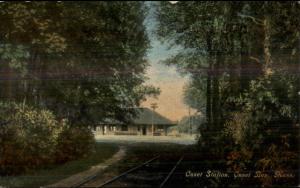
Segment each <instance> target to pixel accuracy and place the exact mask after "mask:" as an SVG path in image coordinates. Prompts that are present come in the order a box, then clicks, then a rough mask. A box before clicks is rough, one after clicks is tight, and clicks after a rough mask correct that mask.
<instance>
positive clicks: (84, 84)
mask: <svg viewBox="0 0 300 188" xmlns="http://www.w3.org/2000/svg"><path fill="white" fill-rule="evenodd" d="M145 13H146V10H145V9H144V6H143V3H142V2H110V3H108V2H81V3H67V2H53V3H52V2H51V3H49V2H30V3H26V2H23V3H20V2H18V3H14V2H13V3H1V4H0V20H1V22H2V24H1V26H0V35H1V39H0V40H1V44H2V45H1V46H0V62H1V63H0V69H1V70H5V72H7V74H6V75H5V76H6V79H5V80H3V81H1V82H2V84H3V88H5V89H4V90H1V92H0V95H1V97H2V98H3V99H7V100H10V101H18V102H23V101H26V103H28V104H32V105H37V106H42V107H46V108H47V109H50V110H51V111H53V113H54V114H55V115H57V116H58V117H62V118H67V119H68V120H69V123H70V124H72V125H81V126H87V125H89V124H95V123H98V122H99V121H101V120H103V119H105V118H115V119H118V120H120V121H126V120H127V119H126V117H130V116H129V115H130V114H134V113H135V112H134V110H133V108H131V107H136V106H139V105H140V102H141V101H142V100H144V99H145V97H146V96H147V95H150V94H157V93H158V90H157V89H156V88H154V87H152V86H148V85H145V84H144V81H145V79H146V78H145V76H144V73H145V70H146V68H147V66H148V63H147V62H146V59H145V55H146V51H147V49H148V47H149V41H148V38H147V35H146V31H145V27H144V25H143V21H144V17H145ZM17 69H21V70H22V71H21V72H20V71H18V70H17Z"/></svg>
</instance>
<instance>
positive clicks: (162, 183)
mask: <svg viewBox="0 0 300 188" xmlns="http://www.w3.org/2000/svg"><path fill="white" fill-rule="evenodd" d="M183 158H184V156H180V157H178V156H173V155H171V154H170V155H157V156H155V157H153V158H151V159H149V160H148V161H146V162H144V163H142V164H140V165H137V166H135V167H133V168H131V169H129V170H127V171H125V172H123V173H121V174H120V175H117V176H115V177H113V178H112V179H110V180H108V181H106V182H104V183H102V184H99V185H97V186H93V187H160V188H163V187H166V185H167V183H168V181H170V177H171V176H172V175H173V174H174V172H175V171H176V168H177V166H178V165H179V164H180V163H181V161H182V160H183ZM98 176H99V175H94V176H91V177H88V178H87V179H85V180H83V181H82V182H80V183H79V184H77V185H74V186H73V188H79V187H86V185H87V184H88V183H91V182H93V181H94V180H95V179H97V177H98Z"/></svg>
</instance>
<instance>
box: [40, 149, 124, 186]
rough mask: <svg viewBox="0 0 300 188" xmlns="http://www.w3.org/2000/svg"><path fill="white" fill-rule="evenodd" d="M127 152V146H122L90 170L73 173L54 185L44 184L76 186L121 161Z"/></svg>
mask: <svg viewBox="0 0 300 188" xmlns="http://www.w3.org/2000/svg"><path fill="white" fill-rule="evenodd" d="M125 154H126V148H125V147H124V146H120V149H119V151H118V152H117V153H115V154H114V155H113V156H112V157H111V158H109V159H107V160H106V161H104V162H103V163H100V164H98V165H96V166H92V167H91V168H90V169H89V170H86V171H83V172H80V173H78V174H75V175H72V176H70V177H68V178H66V179H63V180H61V181H59V182H57V183H54V184H52V185H48V186H44V187H45V188H54V187H74V186H75V185H78V184H80V183H81V182H82V181H83V180H85V179H87V178H88V177H90V176H93V175H95V174H98V173H100V172H102V171H103V170H105V169H106V168H107V167H108V166H110V165H112V164H114V163H116V162H118V161H120V160H121V159H123V157H124V156H125Z"/></svg>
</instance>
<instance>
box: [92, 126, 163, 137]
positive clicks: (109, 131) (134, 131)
mask: <svg viewBox="0 0 300 188" xmlns="http://www.w3.org/2000/svg"><path fill="white" fill-rule="evenodd" d="M143 128H145V129H146V135H152V126H151V125H127V128H126V127H124V125H123V127H122V125H99V126H97V127H95V128H94V133H95V134H96V135H103V134H104V135H143ZM166 129H167V126H156V125H154V132H155V133H160V135H167V132H166Z"/></svg>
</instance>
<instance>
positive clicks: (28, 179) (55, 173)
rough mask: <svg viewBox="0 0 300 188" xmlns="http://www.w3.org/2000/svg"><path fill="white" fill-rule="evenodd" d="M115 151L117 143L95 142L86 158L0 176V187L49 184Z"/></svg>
mask: <svg viewBox="0 0 300 188" xmlns="http://www.w3.org/2000/svg"><path fill="white" fill-rule="evenodd" d="M117 151H118V146H117V144H114V143H97V145H96V152H95V153H93V154H92V155H90V156H88V157H87V158H84V159H80V160H76V161H70V162H67V163H65V164H62V165H53V166H50V167H47V168H41V169H37V170H33V171H31V172H28V173H26V174H23V175H20V176H6V177H0V187H1V186H4V187H40V186H43V185H49V184H52V183H55V182H57V181H59V180H61V179H64V178H66V177H68V176H70V175H73V174H76V173H78V172H81V171H84V170H87V169H89V168H90V167H91V166H93V165H96V164H98V163H101V162H103V161H105V160H106V159H108V158H110V157H111V156H112V155H113V154H114V153H116V152H117Z"/></svg>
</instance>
